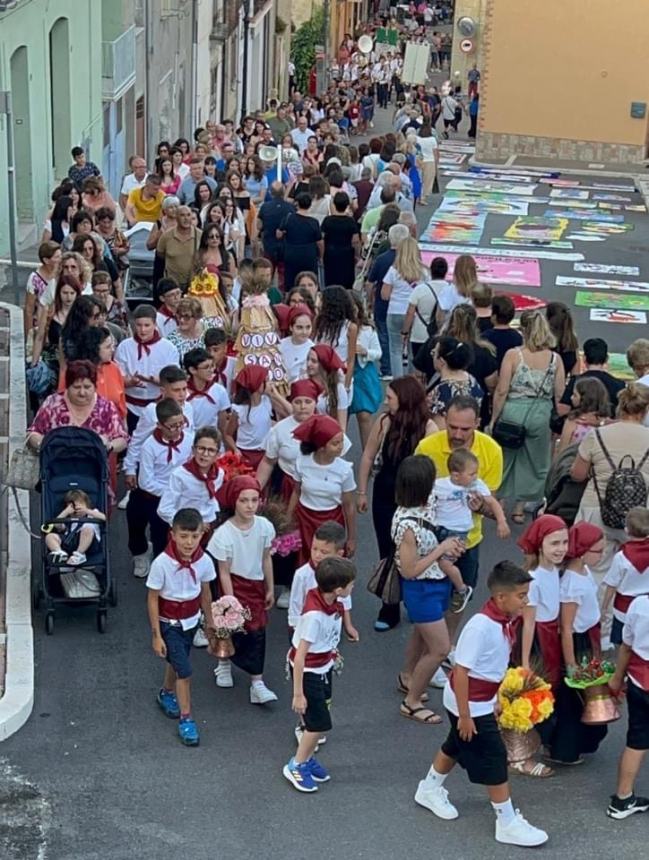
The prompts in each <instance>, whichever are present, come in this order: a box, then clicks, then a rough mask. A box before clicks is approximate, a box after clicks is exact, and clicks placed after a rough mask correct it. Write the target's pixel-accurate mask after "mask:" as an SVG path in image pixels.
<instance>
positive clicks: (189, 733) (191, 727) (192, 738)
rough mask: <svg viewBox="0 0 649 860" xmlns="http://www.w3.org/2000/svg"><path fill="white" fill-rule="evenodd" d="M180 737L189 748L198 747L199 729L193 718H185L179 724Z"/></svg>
mask: <svg viewBox="0 0 649 860" xmlns="http://www.w3.org/2000/svg"><path fill="white" fill-rule="evenodd" d="M178 736H179V737H180V740H181V741H182V742H183V743H184V744H185V746H187V747H197V746H198V742H199V740H200V738H199V736H198V728H197V727H196V723H195V722H194V721H193V720H192V718H191V717H185V718H184V719H182V720H180V722H179V723H178Z"/></svg>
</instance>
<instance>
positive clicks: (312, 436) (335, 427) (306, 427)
mask: <svg viewBox="0 0 649 860" xmlns="http://www.w3.org/2000/svg"><path fill="white" fill-rule="evenodd" d="M342 432H343V430H342V427H341V426H340V424H339V423H338V422H337V421H336V419H335V418H331V417H330V416H329V415H313V416H312V417H311V418H307V420H306V421H305V422H304V423H303V424H300V426H299V427H296V428H295V430H294V431H293V437H294V438H295V439H297V440H298V441H299V442H310V443H311V444H312V445H315V446H316V448H324V446H325V445H326V444H327V442H329V441H331V439H333V438H334V436H337V435H338V434H339V433H342Z"/></svg>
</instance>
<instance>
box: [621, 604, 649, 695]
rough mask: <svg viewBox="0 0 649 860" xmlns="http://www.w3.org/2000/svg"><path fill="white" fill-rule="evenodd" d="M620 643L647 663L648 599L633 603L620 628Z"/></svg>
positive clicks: (648, 644) (635, 682)
mask: <svg viewBox="0 0 649 860" xmlns="http://www.w3.org/2000/svg"><path fill="white" fill-rule="evenodd" d="M622 641H623V642H624V644H625V645H628V646H629V648H630V649H631V650H632V651H633V653H634V654H637V655H638V657H641V658H642V659H643V660H647V661H649V597H647V596H646V595H645V596H643V597H638V598H636V600H634V601H633V603H632V604H631V606H630V607H629V611H628V612H627V614H626V624H625V625H624V627H623V628H622ZM629 678H631V680H632V681H633V683H634V684H635V685H636V686H637V687H641V686H642V685H641V684H639V683H638V681H637V680H636V679H635V678H634V677H633V674H632V673H629Z"/></svg>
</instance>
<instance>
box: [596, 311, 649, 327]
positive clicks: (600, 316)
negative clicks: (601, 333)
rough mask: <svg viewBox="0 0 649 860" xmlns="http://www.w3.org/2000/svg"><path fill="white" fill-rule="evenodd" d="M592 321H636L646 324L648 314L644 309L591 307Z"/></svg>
mask: <svg viewBox="0 0 649 860" xmlns="http://www.w3.org/2000/svg"><path fill="white" fill-rule="evenodd" d="M590 321H591V322H609V323H634V324H638V323H640V324H644V323H646V322H647V314H646V313H644V311H623V310H612V309H611V310H607V309H603V308H591V310H590Z"/></svg>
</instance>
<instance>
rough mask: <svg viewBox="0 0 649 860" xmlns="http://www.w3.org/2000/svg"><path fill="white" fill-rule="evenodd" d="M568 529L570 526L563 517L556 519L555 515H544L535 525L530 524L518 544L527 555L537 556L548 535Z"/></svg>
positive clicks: (535, 521)
mask: <svg viewBox="0 0 649 860" xmlns="http://www.w3.org/2000/svg"><path fill="white" fill-rule="evenodd" d="M567 528H568V526H567V525H566V524H565V523H564V521H563V520H562V519H561V517H556V516H555V515H554V514H543V516H540V517H539V518H538V519H537V520H534V522H533V523H530V525H529V526H528V527H527V528H526V529H525V531H524V532H523V534H522V535H521V536H520V537H519V539H518V540H517V543H518V545H519V547H520V548H521V549H522V550H523V552H524V553H525V554H526V555H535V554H536V553H538V551H539V550H540V549H541V544H542V543H543V541H544V540H545V538H546V537H547V536H548V535H551V534H552V533H553V532H558V531H561V529H567Z"/></svg>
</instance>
